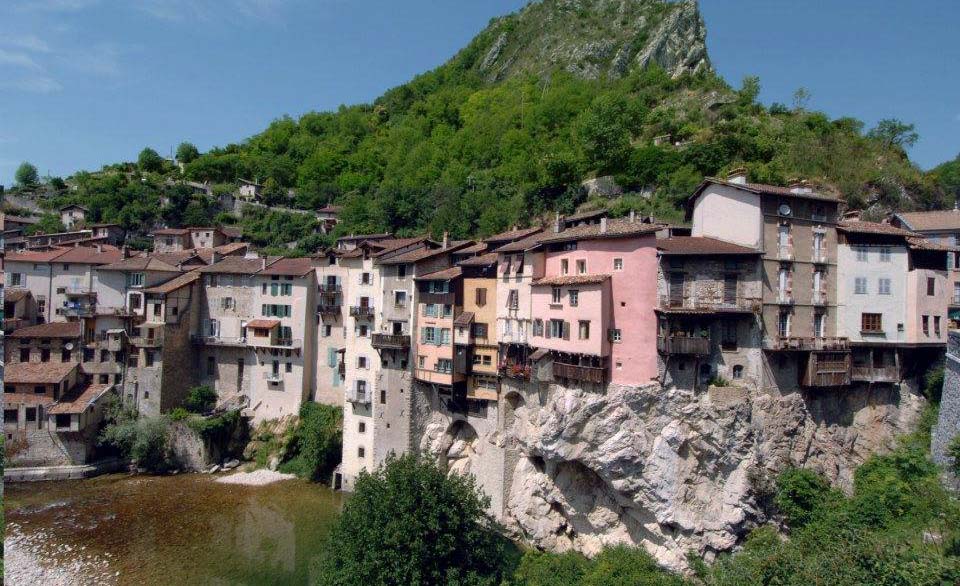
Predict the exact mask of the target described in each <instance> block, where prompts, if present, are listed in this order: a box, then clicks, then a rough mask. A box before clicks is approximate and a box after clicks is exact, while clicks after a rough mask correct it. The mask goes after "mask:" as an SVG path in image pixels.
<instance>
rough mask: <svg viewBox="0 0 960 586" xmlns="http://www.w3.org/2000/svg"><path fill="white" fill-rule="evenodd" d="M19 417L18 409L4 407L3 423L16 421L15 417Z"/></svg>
mask: <svg viewBox="0 0 960 586" xmlns="http://www.w3.org/2000/svg"><path fill="white" fill-rule="evenodd" d="M19 417H20V411H18V410H17V409H4V410H3V422H4V423H16V422H17V419H18V418H19Z"/></svg>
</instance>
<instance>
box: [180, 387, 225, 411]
mask: <svg viewBox="0 0 960 586" xmlns="http://www.w3.org/2000/svg"><path fill="white" fill-rule="evenodd" d="M216 404H217V392H216V391H214V390H213V389H211V388H210V387H208V386H206V385H202V386H199V387H193V388H192V389H190V390H189V391H188V392H187V398H186V399H184V401H183V406H184V407H185V408H186V409H187V411H189V412H191V413H207V412H208V411H210V410H211V409H213V407H214V405H216Z"/></svg>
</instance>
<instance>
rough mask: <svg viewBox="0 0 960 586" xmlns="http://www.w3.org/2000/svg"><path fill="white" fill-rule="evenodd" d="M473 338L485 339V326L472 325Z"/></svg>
mask: <svg viewBox="0 0 960 586" xmlns="http://www.w3.org/2000/svg"><path fill="white" fill-rule="evenodd" d="M473 337H474V338H486V337H487V324H473Z"/></svg>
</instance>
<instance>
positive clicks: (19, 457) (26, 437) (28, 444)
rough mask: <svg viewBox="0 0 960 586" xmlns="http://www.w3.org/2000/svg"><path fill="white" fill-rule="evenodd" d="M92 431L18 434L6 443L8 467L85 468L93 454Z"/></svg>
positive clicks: (94, 441)
mask: <svg viewBox="0 0 960 586" xmlns="http://www.w3.org/2000/svg"><path fill="white" fill-rule="evenodd" d="M95 431H96V430H92V431H88V432H86V433H81V432H55V431H47V430H44V429H40V430H36V429H35V430H28V431H18V432H16V433H15V434H14V438H13V440H8V441H7V450H6V452H7V465H8V466H11V467H20V466H70V465H76V464H85V463H87V462H88V461H89V459H90V458H91V456H92V455H93V452H94V446H95V444H96V433H95Z"/></svg>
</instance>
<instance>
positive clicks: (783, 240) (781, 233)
mask: <svg viewBox="0 0 960 586" xmlns="http://www.w3.org/2000/svg"><path fill="white" fill-rule="evenodd" d="M777 245H778V246H779V247H780V248H783V249H785V248H788V247H789V246H790V224H780V226H778V227H777Z"/></svg>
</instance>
